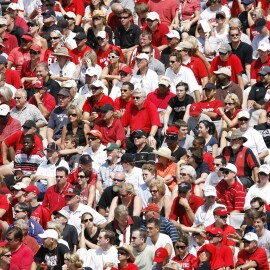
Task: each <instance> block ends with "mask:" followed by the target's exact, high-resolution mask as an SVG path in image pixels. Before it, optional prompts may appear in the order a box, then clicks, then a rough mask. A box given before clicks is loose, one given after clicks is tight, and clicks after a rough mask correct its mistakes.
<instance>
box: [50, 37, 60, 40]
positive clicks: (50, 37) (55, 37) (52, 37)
mask: <svg viewBox="0 0 270 270" xmlns="http://www.w3.org/2000/svg"><path fill="white" fill-rule="evenodd" d="M58 38H59V37H50V40H52V39H58Z"/></svg>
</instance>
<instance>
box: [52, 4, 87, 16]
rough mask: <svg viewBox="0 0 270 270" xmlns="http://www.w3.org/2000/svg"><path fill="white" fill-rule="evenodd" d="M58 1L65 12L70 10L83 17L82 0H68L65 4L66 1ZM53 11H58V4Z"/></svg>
mask: <svg viewBox="0 0 270 270" xmlns="http://www.w3.org/2000/svg"><path fill="white" fill-rule="evenodd" d="M59 2H60V3H61V4H62V6H63V9H64V10H65V12H69V11H71V12H73V13H75V14H78V15H81V16H82V17H83V15H84V1H83V0H76V1H69V4H66V3H67V2H66V1H64V0H60V1H59ZM63 2H64V3H65V5H64V4H63ZM55 11H58V12H60V9H59V7H58V6H56V7H55Z"/></svg>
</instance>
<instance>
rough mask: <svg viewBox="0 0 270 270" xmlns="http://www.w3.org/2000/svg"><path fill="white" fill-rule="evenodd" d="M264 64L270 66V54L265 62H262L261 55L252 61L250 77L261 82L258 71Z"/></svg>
mask: <svg viewBox="0 0 270 270" xmlns="http://www.w3.org/2000/svg"><path fill="white" fill-rule="evenodd" d="M263 66H270V55H268V57H267V59H266V62H265V63H262V61H261V58H260V57H259V58H258V59H256V60H255V61H253V62H252V63H251V67H250V79H253V80H256V82H259V81H260V75H259V74H258V72H259V71H260V69H261V67H263Z"/></svg>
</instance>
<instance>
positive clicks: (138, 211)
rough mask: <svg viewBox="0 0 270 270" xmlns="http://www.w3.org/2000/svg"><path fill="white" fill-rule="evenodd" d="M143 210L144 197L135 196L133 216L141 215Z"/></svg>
mask: <svg viewBox="0 0 270 270" xmlns="http://www.w3.org/2000/svg"><path fill="white" fill-rule="evenodd" d="M141 212H142V199H141V198H140V197H139V196H135V197H134V208H133V216H138V217H139V216H140V214H141Z"/></svg>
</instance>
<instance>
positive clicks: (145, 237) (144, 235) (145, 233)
mask: <svg viewBox="0 0 270 270" xmlns="http://www.w3.org/2000/svg"><path fill="white" fill-rule="evenodd" d="M133 232H139V234H140V237H141V238H142V239H143V240H144V243H145V242H146V239H147V232H146V231H145V230H142V229H137V230H134V231H133Z"/></svg>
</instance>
